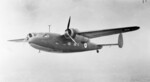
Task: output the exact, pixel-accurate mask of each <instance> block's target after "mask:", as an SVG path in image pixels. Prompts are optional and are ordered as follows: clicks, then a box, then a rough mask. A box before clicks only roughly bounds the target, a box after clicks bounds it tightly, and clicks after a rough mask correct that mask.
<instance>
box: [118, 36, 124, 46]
mask: <svg viewBox="0 0 150 82" xmlns="http://www.w3.org/2000/svg"><path fill="white" fill-rule="evenodd" d="M118 46H119V48H122V47H123V36H122V33H120V34H119V37H118Z"/></svg>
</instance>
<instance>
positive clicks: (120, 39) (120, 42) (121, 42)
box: [97, 33, 123, 48]
mask: <svg viewBox="0 0 150 82" xmlns="http://www.w3.org/2000/svg"><path fill="white" fill-rule="evenodd" d="M116 45H117V46H118V47H119V48H122V47H123V35H122V33H120V34H119V36H118V43H115V44H99V45H97V46H116Z"/></svg>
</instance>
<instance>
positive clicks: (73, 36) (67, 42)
mask: <svg viewBox="0 0 150 82" xmlns="http://www.w3.org/2000/svg"><path fill="white" fill-rule="evenodd" d="M70 21H71V16H70V17H69V20H68V25H67V29H66V30H65V33H64V34H57V33H51V32H45V33H29V34H28V35H27V37H26V38H22V39H13V40H9V41H13V42H28V43H29V44H30V45H31V46H32V47H33V48H35V49H38V50H39V52H40V51H41V50H42V51H47V52H55V53H73V52H82V51H90V50H96V52H97V53H99V49H102V47H103V46H116V45H117V46H119V48H122V47H123V35H122V33H125V32H130V31H135V30H138V29H139V28H140V27H139V26H129V27H122V28H113V29H104V30H95V31H86V32H79V31H78V30H77V29H74V28H69V27H70ZM113 34H119V37H118V43H115V44H95V43H92V42H90V39H93V38H97V37H102V36H108V35H113Z"/></svg>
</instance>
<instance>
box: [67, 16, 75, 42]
mask: <svg viewBox="0 0 150 82" xmlns="http://www.w3.org/2000/svg"><path fill="white" fill-rule="evenodd" d="M70 21H71V16H70V17H69V21H68V25H67V29H66V30H65V31H66V34H67V35H68V36H69V38H70V39H71V40H72V41H73V42H74V43H75V44H77V42H76V41H75V40H74V39H73V38H72V36H70V34H69V30H70V29H69V27H70Z"/></svg>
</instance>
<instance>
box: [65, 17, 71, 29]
mask: <svg viewBox="0 0 150 82" xmlns="http://www.w3.org/2000/svg"><path fill="white" fill-rule="evenodd" d="M70 20H71V16H70V17H69V21H68V25H67V29H66V30H69V27H70Z"/></svg>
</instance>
